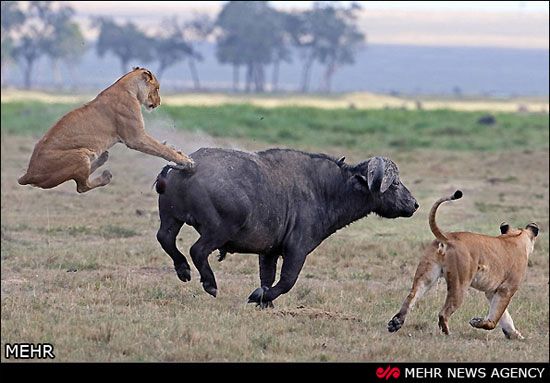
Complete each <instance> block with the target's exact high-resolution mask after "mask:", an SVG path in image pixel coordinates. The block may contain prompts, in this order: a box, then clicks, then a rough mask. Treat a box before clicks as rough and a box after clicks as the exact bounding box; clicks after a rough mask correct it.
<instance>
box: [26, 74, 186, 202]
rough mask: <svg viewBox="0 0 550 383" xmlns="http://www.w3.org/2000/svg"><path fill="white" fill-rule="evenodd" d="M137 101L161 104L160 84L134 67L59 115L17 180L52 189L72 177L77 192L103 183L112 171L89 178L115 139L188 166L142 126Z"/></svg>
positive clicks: (136, 148) (172, 150)
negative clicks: (83, 103)
mask: <svg viewBox="0 0 550 383" xmlns="http://www.w3.org/2000/svg"><path fill="white" fill-rule="evenodd" d="M140 105H143V106H145V107H146V108H147V109H148V110H151V109H153V108H156V107H157V106H159V105H160V95H159V83H158V81H157V79H156V77H155V76H154V75H153V74H152V73H151V72H150V71H149V70H147V69H144V68H137V67H136V68H134V69H133V70H132V71H131V72H129V73H127V74H125V75H124V76H122V77H121V78H120V79H119V80H118V81H117V82H115V83H114V84H113V85H111V86H110V87H108V88H107V89H105V90H104V91H103V92H101V93H100V94H99V95H98V96H97V97H96V98H95V99H94V100H92V101H90V102H89V103H87V104H85V105H83V106H81V107H79V108H76V109H74V110H72V111H70V112H69V113H67V114H66V115H64V116H63V117H61V118H60V119H59V120H58V121H57V122H56V123H55V124H54V125H53V126H52V127H51V128H50V129H49V130H48V131H47V132H46V134H45V135H44V137H42V139H41V140H40V141H39V142H38V143H37V144H36V145H35V147H34V150H33V153H32V156H31V159H30V161H29V166H28V169H27V172H26V174H24V175H23V176H21V177H20V178H19V180H18V182H19V184H21V185H27V184H31V185H33V186H37V187H41V188H44V189H49V188H53V187H55V186H57V185H59V184H61V183H63V182H65V181H69V180H74V181H75V182H76V190H77V191H78V192H79V193H84V192H87V191H88V190H91V189H93V188H96V187H98V186H104V185H107V184H108V183H109V182H110V181H111V178H112V174H111V172H109V171H108V170H104V171H103V173H102V175H101V176H99V177H96V178H95V179H93V180H89V176H90V174H92V173H93V172H94V171H95V170H96V169H97V168H98V167H100V166H101V165H103V164H104V163H105V161H107V159H108V158H109V152H107V149H109V148H110V147H111V146H113V145H114V144H116V143H118V142H122V143H124V144H126V146H128V147H129V148H131V149H135V150H138V151H140V152H143V153H147V154H150V155H153V156H157V157H162V158H164V159H165V160H168V161H173V162H175V163H177V164H179V165H180V166H183V167H192V166H193V160H191V158H189V157H188V156H187V155H185V154H183V153H182V152H180V151H176V150H174V149H172V148H170V147H168V146H166V145H163V144H161V143H160V142H158V141H157V140H155V139H154V138H152V137H151V136H149V135H148V134H147V132H146V131H145V126H144V123H143V116H142V115H141V107H140Z"/></svg>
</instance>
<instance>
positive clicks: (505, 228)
mask: <svg viewBox="0 0 550 383" xmlns="http://www.w3.org/2000/svg"><path fill="white" fill-rule="evenodd" d="M509 230H510V225H509V224H508V222H502V223H501V224H500V233H501V234H506V233H508V231H509Z"/></svg>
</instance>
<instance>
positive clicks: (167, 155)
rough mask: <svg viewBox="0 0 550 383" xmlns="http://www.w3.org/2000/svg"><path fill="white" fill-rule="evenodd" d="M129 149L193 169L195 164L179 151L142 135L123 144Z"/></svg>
mask: <svg viewBox="0 0 550 383" xmlns="http://www.w3.org/2000/svg"><path fill="white" fill-rule="evenodd" d="M124 143H125V144H126V146H128V147H129V148H130V149H134V150H138V151H140V152H143V153H146V154H151V155H153V156H157V157H161V158H164V159H165V160H167V161H172V162H175V163H177V164H181V165H185V166H188V167H193V165H194V164H195V163H194V162H193V160H192V159H191V157H189V156H187V155H185V154H183V153H182V152H180V151H179V150H178V151H176V150H174V149H172V148H170V147H168V146H166V145H163V144H161V143H160V142H158V141H157V140H155V139H154V138H153V137H151V136H148V135H147V134H143V135H141V136H138V137H133V138H132V139H130V140H126V141H125V142H124Z"/></svg>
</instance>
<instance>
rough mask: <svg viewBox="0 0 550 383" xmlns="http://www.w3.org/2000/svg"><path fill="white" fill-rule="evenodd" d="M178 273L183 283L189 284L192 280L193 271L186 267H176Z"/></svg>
mask: <svg viewBox="0 0 550 383" xmlns="http://www.w3.org/2000/svg"><path fill="white" fill-rule="evenodd" d="M176 273H177V274H178V278H179V279H180V280H181V281H182V282H189V281H190V280H191V269H190V268H189V267H185V265H181V266H179V267H176Z"/></svg>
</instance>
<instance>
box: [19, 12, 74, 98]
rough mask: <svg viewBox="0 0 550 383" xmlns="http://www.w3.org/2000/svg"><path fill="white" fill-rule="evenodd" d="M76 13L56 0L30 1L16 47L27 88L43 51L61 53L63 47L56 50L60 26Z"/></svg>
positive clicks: (50, 53)
mask: <svg viewBox="0 0 550 383" xmlns="http://www.w3.org/2000/svg"><path fill="white" fill-rule="evenodd" d="M73 13H74V11H73V9H72V8H71V7H69V6H67V5H65V4H63V3H59V2H55V1H31V2H30V3H29V4H28V7H27V12H26V13H25V23H24V25H23V27H22V28H21V30H22V33H21V36H20V38H19V40H18V42H17V43H16V45H15V46H14V48H13V55H14V57H16V58H17V59H18V60H20V61H22V64H23V71H24V82H25V88H26V89H29V88H30V86H31V77H32V71H33V66H34V64H35V62H36V60H37V59H38V58H40V57H41V56H43V55H52V54H53V55H59V54H60V53H59V51H58V52H57V53H53V52H54V50H55V49H56V47H57V41H56V38H57V37H58V33H59V28H64V27H62V26H64V25H68V23H70V18H71V16H72V15H73ZM76 27H77V28H78V26H76ZM73 30H74V26H73ZM57 57H59V56H57Z"/></svg>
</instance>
